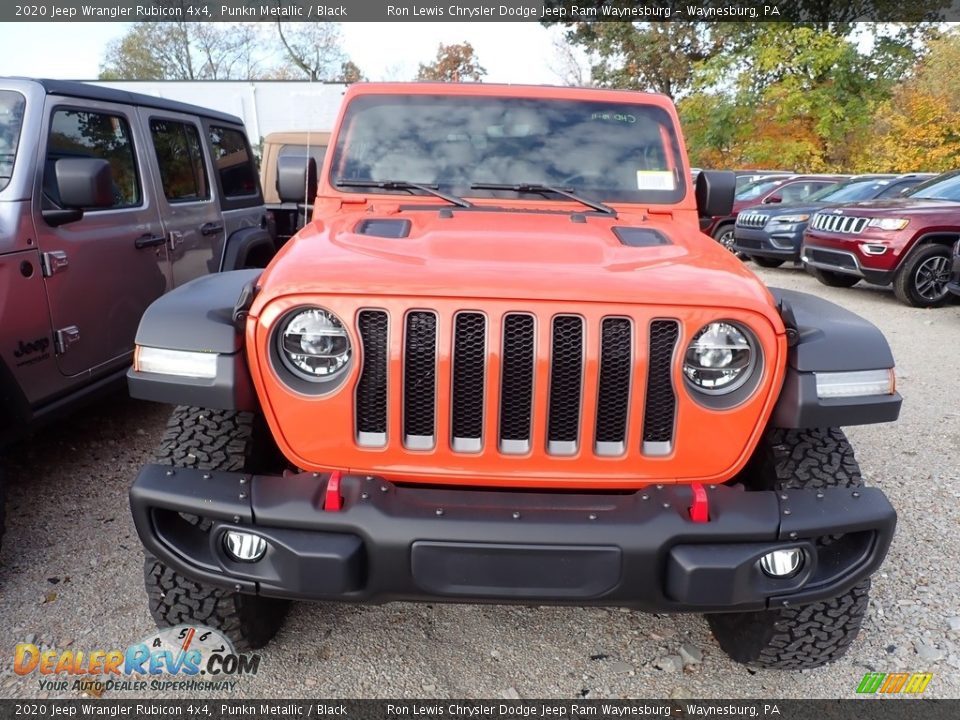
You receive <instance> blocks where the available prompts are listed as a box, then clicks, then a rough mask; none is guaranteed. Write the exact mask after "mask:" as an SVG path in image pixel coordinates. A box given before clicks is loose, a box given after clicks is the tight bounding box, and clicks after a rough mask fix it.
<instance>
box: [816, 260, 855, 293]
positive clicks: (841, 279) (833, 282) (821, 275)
mask: <svg viewBox="0 0 960 720" xmlns="http://www.w3.org/2000/svg"><path fill="white" fill-rule="evenodd" d="M807 272H808V273H810V274H811V275H813V276H814V277H815V278H816V279H817V280H819V281H820V282H821V283H823V284H824V285H829V286H830V287H838V288H848V287H853V286H854V285H856V284H857V283H858V282H860V278H859V277H857V276H856V275H847V274H846V273H839V272H833V271H832V270H821V269H820V268H815V267H810V266H809V265H807Z"/></svg>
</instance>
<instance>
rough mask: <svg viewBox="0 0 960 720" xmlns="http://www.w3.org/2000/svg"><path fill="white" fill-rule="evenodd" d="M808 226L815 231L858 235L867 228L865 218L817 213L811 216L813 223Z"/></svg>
mask: <svg viewBox="0 0 960 720" xmlns="http://www.w3.org/2000/svg"><path fill="white" fill-rule="evenodd" d="M810 224H811V225H812V226H813V227H814V229H815V230H824V231H826V232H835V233H846V234H848V235H859V234H860V233H862V232H863V230H864V228H866V227H867V218H865V217H853V216H850V215H830V214H827V213H817V214H816V215H814V216H813V222H812V223H810Z"/></svg>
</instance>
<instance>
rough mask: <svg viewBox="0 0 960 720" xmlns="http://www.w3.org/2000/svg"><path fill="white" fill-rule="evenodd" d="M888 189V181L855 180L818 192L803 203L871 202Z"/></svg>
mask: <svg viewBox="0 0 960 720" xmlns="http://www.w3.org/2000/svg"><path fill="white" fill-rule="evenodd" d="M888 187H890V181H889V180H855V181H853V182H848V183H843V184H842V185H831V186H830V187H826V188H824V189H823V190H819V191H817V192H815V193H813V195H811V196H810V197H808V198H807V200H806V201H805V202H818V201H820V200H823V201H825V202H832V203H833V202H853V201H855V200H871V199H873V198H875V197H877V196H878V195H879V194H880V193H882V192H883V191H884V190H886V189H887V188H888Z"/></svg>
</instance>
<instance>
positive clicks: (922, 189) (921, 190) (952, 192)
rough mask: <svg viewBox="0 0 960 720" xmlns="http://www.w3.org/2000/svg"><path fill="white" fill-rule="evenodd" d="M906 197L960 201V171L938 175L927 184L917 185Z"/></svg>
mask: <svg viewBox="0 0 960 720" xmlns="http://www.w3.org/2000/svg"><path fill="white" fill-rule="evenodd" d="M904 197H910V198H921V199H923V200H955V201H960V171H953V172H950V173H946V174H944V175H938V176H937V177H935V178H933V179H932V180H927V182H925V183H921V184H920V185H917V186H916V187H915V188H913V190H911V191H910V192H908V193H907V194H906V195H905V196H904Z"/></svg>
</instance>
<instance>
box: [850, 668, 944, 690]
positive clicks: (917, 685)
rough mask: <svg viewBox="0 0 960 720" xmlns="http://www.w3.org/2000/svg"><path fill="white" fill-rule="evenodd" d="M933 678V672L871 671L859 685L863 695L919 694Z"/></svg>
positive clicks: (858, 687)
mask: <svg viewBox="0 0 960 720" xmlns="http://www.w3.org/2000/svg"><path fill="white" fill-rule="evenodd" d="M931 680H933V673H906V672H900V673H882V672H870V673H867V674H866V675H864V676H863V680H861V681H860V684H859V685H858V686H857V692H858V693H859V694H861V695H873V694H874V693H883V694H885V695H897V694H900V693H904V694H907V695H919V694H920V693H922V692H923V691H924V690H926V689H927V685H929V684H930V681H931Z"/></svg>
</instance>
